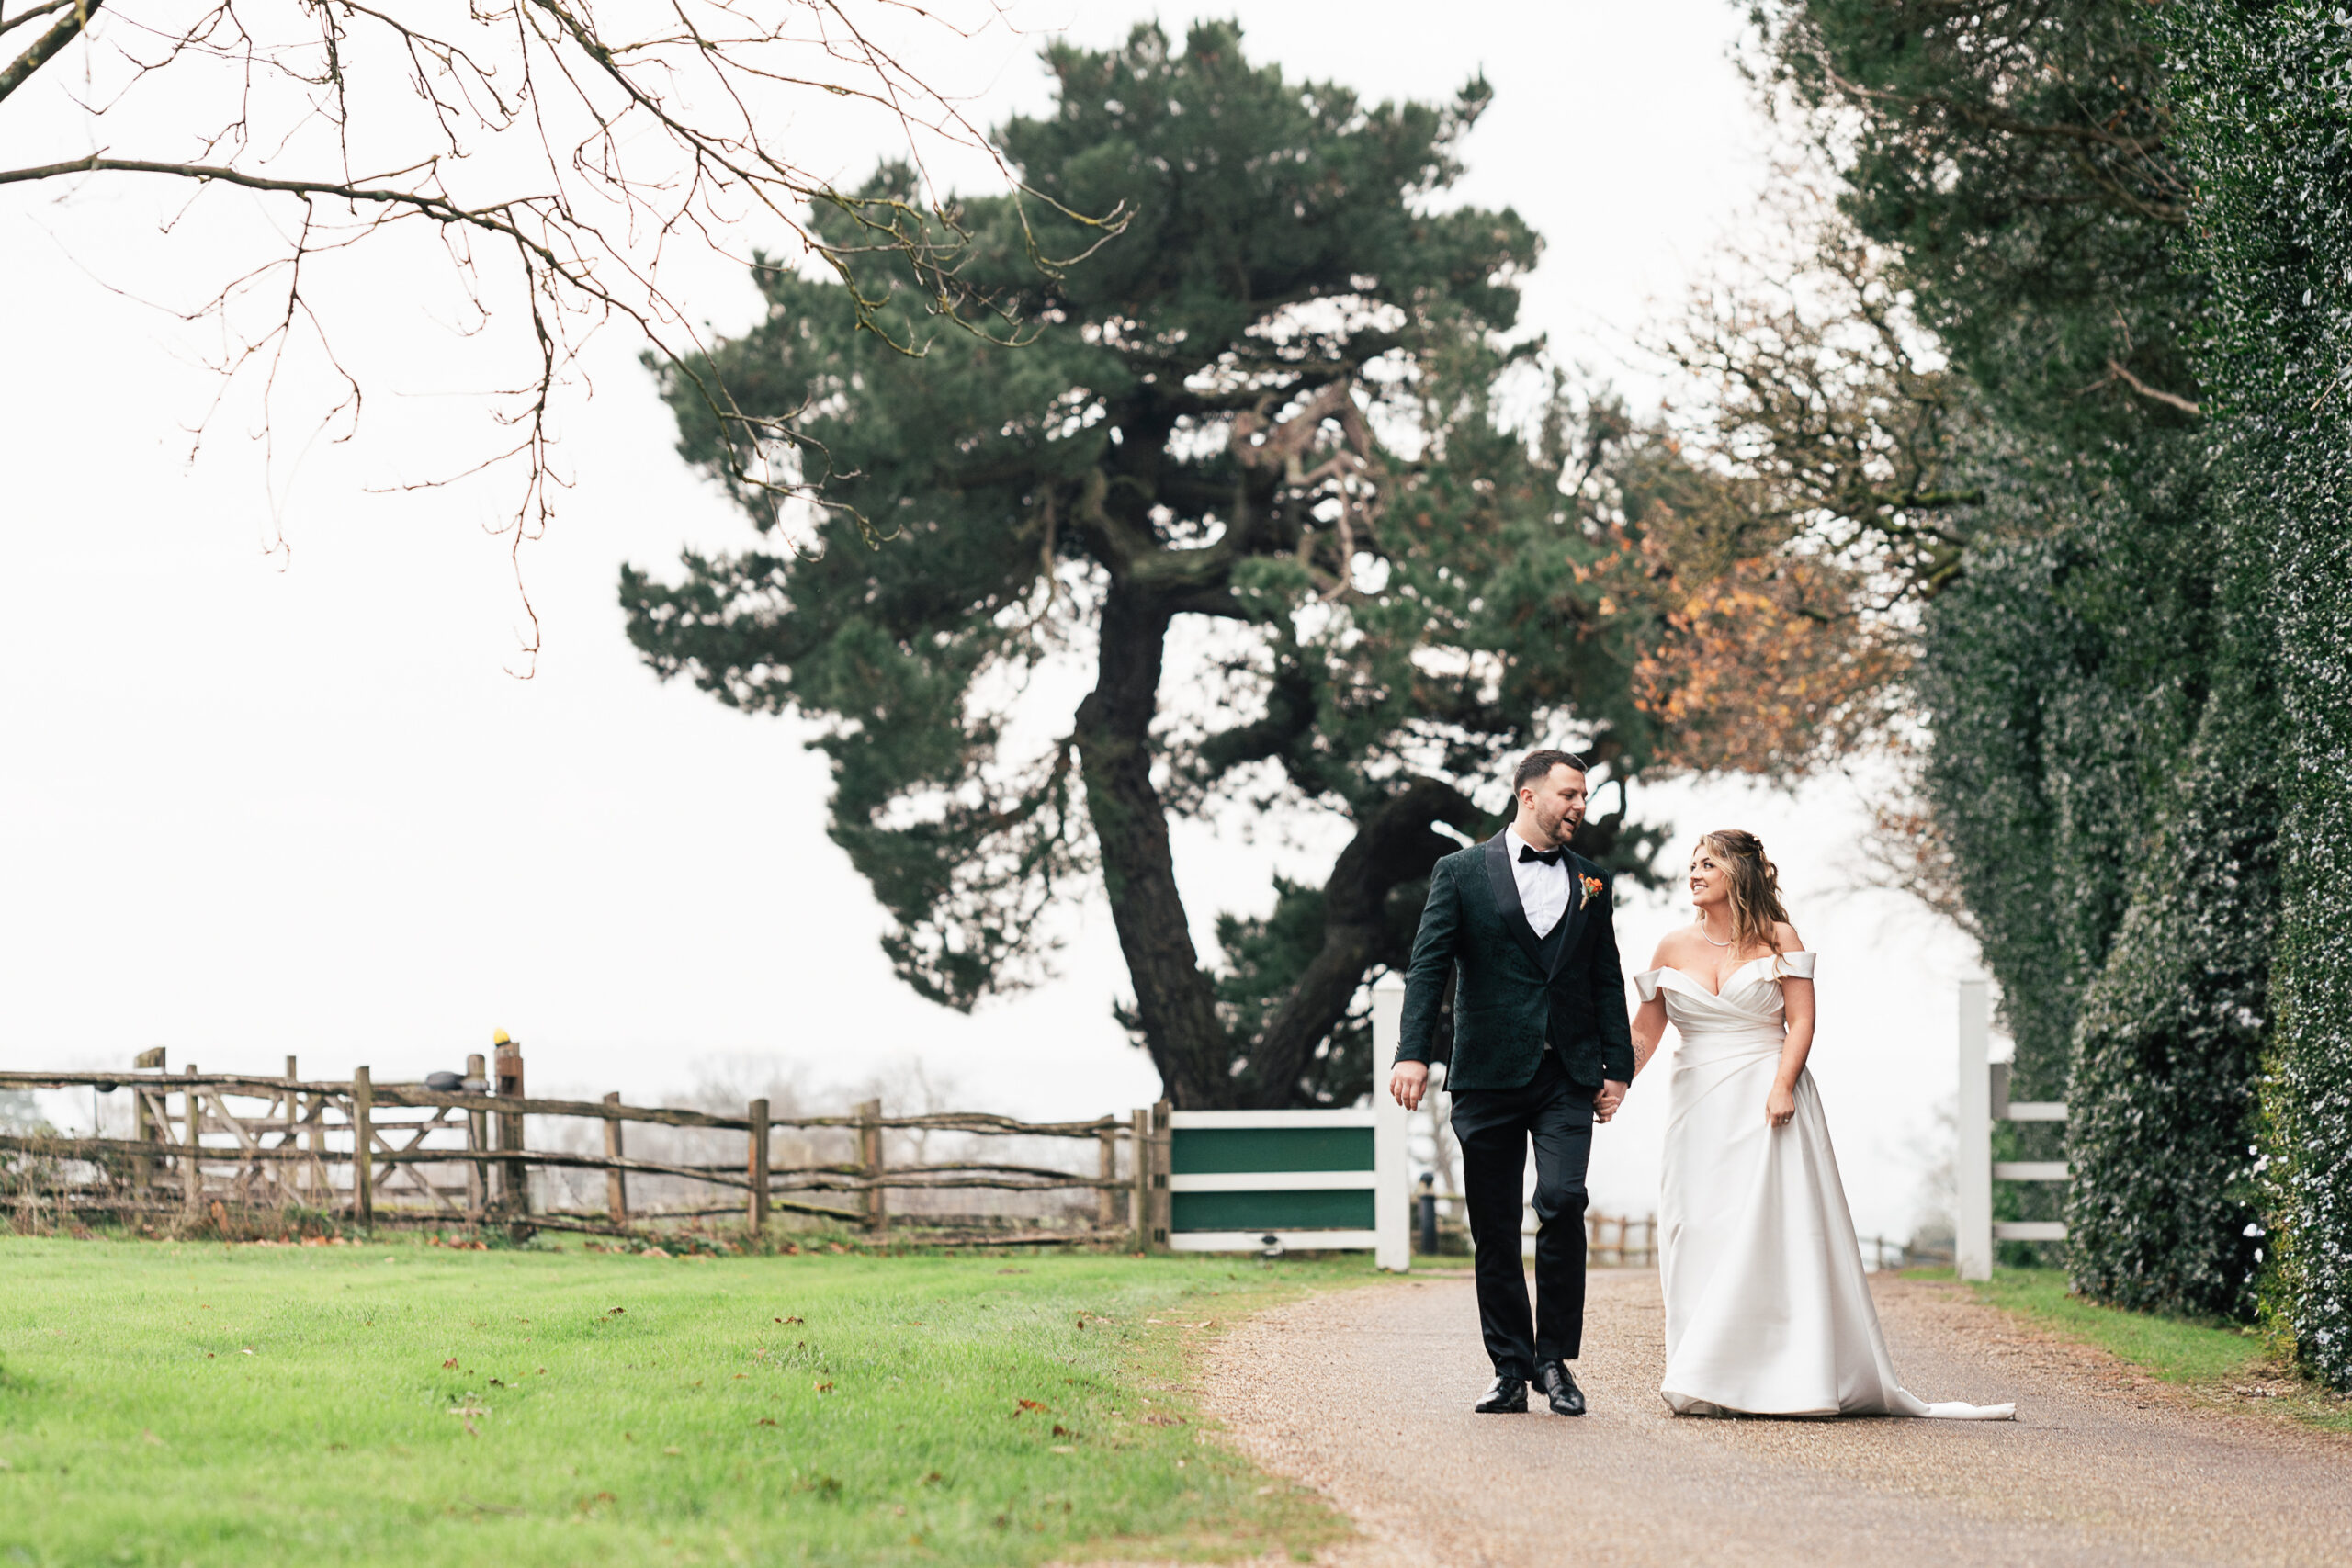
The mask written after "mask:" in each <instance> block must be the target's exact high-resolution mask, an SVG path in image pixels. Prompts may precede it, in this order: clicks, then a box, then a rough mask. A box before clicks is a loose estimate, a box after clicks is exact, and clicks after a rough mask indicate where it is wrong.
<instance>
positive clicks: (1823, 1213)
mask: <svg viewBox="0 0 2352 1568" xmlns="http://www.w3.org/2000/svg"><path fill="white" fill-rule="evenodd" d="M1813 963H1814V954H1812V953H1781V954H1779V955H1777V956H1767V957H1763V958H1758V959H1756V960H1754V961H1753V962H1751V963H1748V964H1742V965H1740V967H1739V968H1737V969H1736V970H1734V971H1733V972H1732V973H1731V974H1730V975H1729V976H1726V977H1725V978H1724V988H1723V994H1722V995H1721V996H1717V995H1715V994H1714V993H1713V992H1711V991H1709V990H1708V989H1707V987H1705V986H1704V985H1703V984H1702V983H1701V982H1700V981H1698V980H1695V979H1693V978H1691V976H1688V975H1685V974H1684V973H1682V971H1680V970H1679V969H1653V970H1651V971H1649V972H1648V973H1647V974H1645V975H1637V976H1634V986H1635V987H1637V988H1638V989H1639V990H1640V992H1641V995H1642V999H1643V1000H1644V1001H1645V1002H1646V1001H1648V1000H1650V999H1651V998H1654V997H1657V996H1659V995H1663V996H1664V997H1665V998H1666V1016H1667V1018H1668V1021H1671V1022H1672V1023H1673V1025H1674V1027H1675V1028H1676V1029H1677V1030H1678V1031H1679V1032H1680V1033H1681V1036H1682V1043H1681V1045H1680V1046H1679V1048H1678V1049H1677V1050H1676V1052H1675V1054H1674V1069H1673V1077H1672V1080H1671V1082H1670V1084H1669V1087H1668V1096H1667V1103H1668V1111H1667V1115H1668V1121H1667V1130H1666V1161H1665V1183H1664V1188H1665V1190H1664V1192H1663V1194H1662V1199H1661V1201H1660V1203H1659V1271H1660V1273H1661V1275H1662V1276H1663V1279H1664V1284H1665V1289H1666V1380H1665V1382H1663V1384H1661V1385H1660V1389H1659V1392H1660V1393H1664V1394H1665V1395H1666V1402H1667V1404H1669V1405H1671V1406H1672V1407H1673V1409H1674V1411H1675V1413H1676V1414H1677V1415H1682V1416H1720V1415H1734V1414H1738V1415H1753V1416H1948V1417H1957V1418H1962V1419H1971V1420H2003V1419H2007V1418H2008V1417H2010V1416H2014V1415H2015V1414H2016V1413H2017V1407H2016V1406H2015V1405H2012V1404H1994V1405H1975V1404H1928V1403H1926V1402H1925V1401H1923V1400H1919V1399H1917V1398H1915V1397H1913V1396H1912V1395H1911V1394H1910V1393H1908V1392H1907V1391H1905V1389H1904V1388H1903V1386H1902V1385H1901V1384H1900V1383H1898V1382H1895V1381H1894V1363H1893V1362H1891V1361H1890V1360H1889V1359H1887V1354H1886V1337H1885V1336H1884V1335H1883V1333H1882V1332H1881V1331H1880V1329H1879V1324H1878V1309H1877V1308H1876V1307H1875V1306H1873V1305H1872V1304H1871V1292H1870V1286H1869V1284H1868V1283H1867V1282H1866V1280H1864V1278H1863V1273H1862V1252H1861V1247H1860V1244H1859V1243H1858V1242H1857V1241H1856V1239H1855V1236H1854V1221H1853V1216H1852V1215H1851V1214H1850V1213H1849V1212H1848V1210H1847V1208H1846V1190H1845V1188H1844V1186H1843V1185H1842V1184H1841V1183H1840V1182H1839V1180H1838V1156H1837V1155H1836V1154H1835V1153H1834V1152H1833V1151H1832V1150H1831V1148H1830V1146H1829V1123H1828V1122H1827V1121H1826V1119H1824V1117H1823V1116H1822V1113H1821V1097H1820V1095H1819V1094H1818V1093H1816V1092H1815V1089H1814V1087H1813V1074H1812V1073H1811V1072H1809V1071H1808V1072H1806V1073H1804V1074H1801V1075H1800V1076H1799V1077H1798V1078H1797V1089H1796V1100H1797V1109H1796V1116H1795V1118H1794V1119H1793V1120H1792V1121H1791V1122H1789V1124H1788V1125H1787V1126H1785V1127H1781V1128H1778V1129H1775V1128H1773V1127H1772V1126H1770V1124H1768V1123H1767V1122H1766V1121H1765V1120H1764V1100H1765V1097H1766V1096H1767V1095H1768V1094H1770V1092H1771V1088H1772V1079H1773V1077H1774V1074H1775V1072H1776V1070H1777V1069H1778V1066H1779V1064H1780V1060H1781V1045H1782V1043H1784V1041H1785V1039H1786V1034H1787V1024H1786V1021H1785V1020H1784V1019H1783V1017H1782V1012H1781V983H1780V978H1779V976H1781V975H1788V976H1800V977H1804V978H1808V979H1809V978H1811V977H1812V975H1813Z"/></svg>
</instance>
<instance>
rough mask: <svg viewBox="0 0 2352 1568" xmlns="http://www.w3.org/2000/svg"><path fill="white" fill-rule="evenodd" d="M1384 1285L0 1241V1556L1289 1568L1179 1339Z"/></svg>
mask: <svg viewBox="0 0 2352 1568" xmlns="http://www.w3.org/2000/svg"><path fill="white" fill-rule="evenodd" d="M1370 1272H1371V1268H1370V1265H1369V1263H1365V1262H1347V1263H1336V1262H1335V1263H1320V1264H1317V1263H1306V1262H1286V1263H1283V1264H1281V1265H1275V1266H1267V1265H1263V1264H1261V1263H1259V1262H1258V1261H1256V1260H1255V1259H1249V1260H1238V1261H1237V1260H1208V1259H1198V1258H1151V1259H1143V1258H1104V1257H1073V1256H1035V1257H1030V1256H1023V1257H1017V1258H998V1257H900V1258H885V1257H865V1256H855V1255H852V1256H830V1255H818V1256H801V1257H797V1258H720V1259H684V1258H671V1259H662V1258H639V1257H629V1256H622V1255H605V1254H591V1253H586V1252H582V1251H568V1252H539V1251H523V1250H518V1251H508V1252H458V1251H444V1250H440V1249H435V1248H429V1247H420V1246H415V1245H410V1244H406V1243H402V1244H395V1245H387V1246H368V1247H223V1246H220V1245H217V1244H214V1245H205V1244H195V1243H190V1244H167V1243H153V1242H149V1243H135V1242H119V1241H80V1242H75V1241H66V1240H46V1239H28V1238H15V1239H0V1564H8V1563H16V1562H30V1563H37V1564H76V1565H79V1564H85V1563H114V1562H121V1563H141V1564H161V1565H164V1568H175V1565H177V1564H181V1563H195V1564H208V1565H209V1564H223V1565H236V1568H247V1565H252V1564H261V1563H277V1562H301V1563H304V1564H311V1563H378V1562H382V1563H390V1562H401V1563H404V1564H416V1563H449V1562H462V1563H473V1562H496V1563H499V1564H501V1565H515V1568H521V1565H524V1564H537V1563H546V1564H564V1565H572V1564H592V1563H614V1564H628V1565H631V1568H635V1565H638V1564H649V1563H666V1562H714V1563H725V1562H751V1563H759V1562H794V1563H799V1562H810V1563H852V1562H854V1563H861V1564H863V1563H892V1562H908V1563H916V1562H921V1563H961V1562H970V1563H1026V1562H1045V1561H1047V1560H1050V1559H1053V1558H1056V1557H1084V1556H1087V1555H1090V1554H1091V1555H1108V1556H1124V1555H1132V1554H1137V1553H1141V1552H1144V1551H1150V1552H1153V1553H1157V1554H1160V1555H1180V1556H1187V1557H1204V1558H1217V1557H1223V1556H1231V1555H1236V1554H1239V1553H1247V1552H1256V1551H1268V1550H1274V1549H1282V1548H1287V1549H1289V1550H1291V1551H1294V1552H1303V1551H1306V1550H1308V1549H1311V1548H1312V1547H1313V1546H1315V1545H1317V1544H1318V1543H1320V1542H1323V1541H1327V1540H1332V1539H1335V1538H1336V1537H1337V1536H1340V1535H1341V1534H1344V1533H1345V1531H1346V1525H1345V1523H1344V1521H1343V1520H1340V1519H1339V1518H1338V1517H1336V1516H1334V1515H1333V1514H1332V1513H1331V1512H1330V1511H1329V1509H1328V1507H1326V1506H1324V1505H1323V1504H1322V1503H1321V1502H1320V1501H1318V1500H1317V1499H1316V1498H1315V1497H1314V1496H1313V1495H1310V1494H1306V1493H1304V1492H1302V1491H1300V1490H1298V1489H1295V1488H1293V1487H1291V1486H1288V1485H1286V1484H1278V1483H1271V1482H1269V1480H1268V1478H1267V1477H1265V1476H1264V1475H1262V1474H1261V1473H1260V1472H1257V1471H1255V1470H1254V1469H1252V1468H1251V1467H1250V1465H1248V1464H1247V1463H1246V1462H1244V1461H1241V1460H1239V1459H1238V1458H1237V1457H1236V1456H1234V1455H1233V1454H1232V1453H1230V1452H1229V1451H1227V1450H1226V1449H1225V1448H1223V1447H1222V1446H1221V1445H1219V1444H1216V1443H1214V1442H1209V1443H1204V1442H1202V1441H1200V1440H1199V1438H1198V1437H1197V1434H1198V1433H1199V1431H1200V1420H1199V1416H1198V1414H1197V1412H1196V1411H1194V1410H1193V1407H1192V1406H1191V1404H1189V1403H1188V1401H1187V1398H1186V1396H1185V1395H1184V1393H1183V1392H1182V1386H1181V1385H1182V1379H1183V1377H1184V1373H1185V1368H1186V1364H1187V1358H1188V1355H1189V1353H1190V1352H1189V1348H1188V1347H1189V1346H1191V1345H1193V1344H1194V1343H1197V1341H1198V1339H1199V1338H1200V1337H1204V1335H1205V1334H1207V1333H1211V1332H1214V1330H1213V1329H1212V1328H1208V1327H1205V1326H1204V1325H1211V1324H1216V1325H1222V1324H1223V1323H1224V1322H1226V1321H1228V1320H1230V1319H1231V1318H1232V1317H1234V1316H1236V1315H1238V1314H1240V1313H1241V1312H1244V1311H1247V1310H1249V1309H1250V1308H1252V1307H1255V1306H1258V1305H1262V1304H1264V1303H1266V1302H1268V1301H1269V1300H1272V1299H1276V1298H1278V1297H1279V1296H1281V1295H1283V1294H1286V1293H1290V1292H1295V1290H1297V1289H1299V1288H1301V1287H1303V1286H1306V1285H1308V1284H1317V1285H1321V1284H1332V1283H1339V1282H1343V1281H1347V1280H1360V1279H1363V1278H1365V1277H1367V1276H1369V1274H1370ZM1155 1320H1158V1321H1155Z"/></svg>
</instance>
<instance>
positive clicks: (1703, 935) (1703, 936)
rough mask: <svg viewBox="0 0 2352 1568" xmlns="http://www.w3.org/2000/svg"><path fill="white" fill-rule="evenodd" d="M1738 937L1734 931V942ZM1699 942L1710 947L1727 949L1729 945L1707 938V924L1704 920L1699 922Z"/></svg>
mask: <svg viewBox="0 0 2352 1568" xmlns="http://www.w3.org/2000/svg"><path fill="white" fill-rule="evenodd" d="M1738 935H1739V933H1738V932H1737V931H1734V932H1733V933H1732V936H1733V938H1734V939H1735V940H1736V939H1737V937H1738ZM1699 940H1700V941H1702V942H1705V943H1706V944H1707V945H1708V946H1710V947H1729V946H1730V945H1731V943H1730V942H1717V941H1716V940H1715V939H1714V938H1713V937H1711V936H1709V935H1708V934H1707V922H1706V921H1704V920H1701V921H1700V922H1699Z"/></svg>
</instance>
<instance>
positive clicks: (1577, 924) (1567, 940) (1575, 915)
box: [1520, 851, 1586, 980]
mask: <svg viewBox="0 0 2352 1568" xmlns="http://www.w3.org/2000/svg"><path fill="white" fill-rule="evenodd" d="M1567 865H1568V912H1567V913H1566V914H1565V915H1563V916H1561V917H1560V918H1561V919H1564V920H1566V921H1567V923H1568V930H1567V933H1566V935H1565V936H1563V937H1561V938H1560V945H1559V949H1558V951H1556V952H1555V953H1553V954H1552V967H1551V969H1550V970H1549V971H1548V972H1547V973H1546V974H1545V975H1544V978H1545V979H1547V980H1550V979H1554V978H1556V977H1557V976H1558V975H1559V973H1560V965H1561V964H1566V962H1567V961H1568V954H1569V953H1573V952H1575V951H1576V946H1577V938H1578V937H1580V936H1582V935H1583V934H1584V917H1585V914H1586V909H1585V904H1586V898H1585V896H1584V862H1582V861H1580V860H1578V859H1577V857H1576V853H1575V852H1574V851H1571V852H1569V854H1568V857H1567ZM1520 923H1521V925H1524V924H1526V921H1525V920H1521V922H1520Z"/></svg>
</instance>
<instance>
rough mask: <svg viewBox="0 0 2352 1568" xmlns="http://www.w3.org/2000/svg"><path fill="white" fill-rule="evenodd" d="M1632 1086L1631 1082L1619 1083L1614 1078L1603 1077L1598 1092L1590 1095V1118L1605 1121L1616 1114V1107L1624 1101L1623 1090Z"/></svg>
mask: <svg viewBox="0 0 2352 1568" xmlns="http://www.w3.org/2000/svg"><path fill="white" fill-rule="evenodd" d="M1632 1087H1633V1085H1631V1084H1622V1083H1619V1082H1618V1081H1617V1080H1616V1079H1614V1078H1606V1079H1603V1080H1602V1082H1601V1085H1600V1093H1598V1094H1596V1095H1594V1096H1593V1097H1592V1119H1593V1120H1594V1121H1595V1122H1606V1121H1608V1120H1609V1119H1610V1118H1611V1117H1612V1116H1614V1115H1616V1114H1617V1108H1618V1107H1619V1106H1621V1105H1623V1104H1624V1103H1625V1091H1626V1090H1627V1089H1631V1088H1632Z"/></svg>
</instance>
